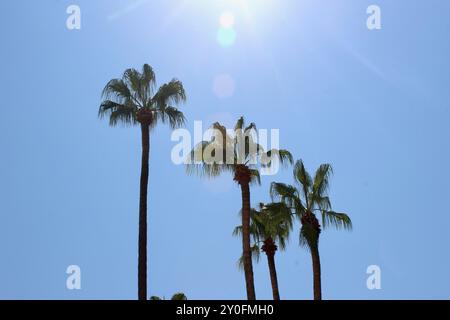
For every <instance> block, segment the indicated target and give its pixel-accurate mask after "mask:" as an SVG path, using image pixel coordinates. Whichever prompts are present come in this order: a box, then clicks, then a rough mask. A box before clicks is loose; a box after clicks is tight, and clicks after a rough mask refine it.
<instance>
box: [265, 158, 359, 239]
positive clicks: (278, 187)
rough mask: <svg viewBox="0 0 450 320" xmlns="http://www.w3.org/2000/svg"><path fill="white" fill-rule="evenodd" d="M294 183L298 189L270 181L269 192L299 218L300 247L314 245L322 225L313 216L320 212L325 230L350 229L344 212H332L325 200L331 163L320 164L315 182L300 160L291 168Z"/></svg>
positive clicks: (350, 225) (327, 200)
mask: <svg viewBox="0 0 450 320" xmlns="http://www.w3.org/2000/svg"><path fill="white" fill-rule="evenodd" d="M293 173H294V180H295V183H296V184H297V185H298V186H299V188H296V187H295V186H292V185H288V184H284V183H278V182H273V183H272V184H271V188H270V192H271V195H272V198H273V199H280V200H281V201H283V202H284V203H286V204H287V205H288V206H289V207H290V208H291V209H293V210H294V212H295V213H296V214H297V215H298V217H299V219H300V221H301V222H302V225H303V226H304V228H303V229H304V230H302V232H301V233H300V243H301V244H302V245H307V246H314V245H317V238H318V236H319V234H320V232H321V226H320V224H319V222H318V220H317V218H316V216H315V213H316V212H319V213H320V215H321V218H322V225H323V227H324V228H327V227H328V226H334V227H335V228H337V229H341V228H343V229H347V230H351V229H352V222H351V219H350V218H349V216H348V215H347V214H345V213H338V212H335V211H333V210H332V208H331V201H330V198H329V197H328V188H329V180H330V177H331V175H332V173H333V168H332V166H331V165H330V164H322V165H321V166H320V167H319V168H318V169H317V171H316V173H315V175H314V179H312V178H311V176H310V174H309V173H308V172H307V171H306V169H305V166H304V164H303V161H302V160H298V161H297V162H296V163H295V165H294V172H293Z"/></svg>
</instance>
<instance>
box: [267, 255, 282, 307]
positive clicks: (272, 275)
mask: <svg viewBox="0 0 450 320" xmlns="http://www.w3.org/2000/svg"><path fill="white" fill-rule="evenodd" d="M267 262H268V263H269V272H270V282H271V283H272V293H273V300H280V292H279V291H278V278H277V269H276V267H275V253H268V254H267Z"/></svg>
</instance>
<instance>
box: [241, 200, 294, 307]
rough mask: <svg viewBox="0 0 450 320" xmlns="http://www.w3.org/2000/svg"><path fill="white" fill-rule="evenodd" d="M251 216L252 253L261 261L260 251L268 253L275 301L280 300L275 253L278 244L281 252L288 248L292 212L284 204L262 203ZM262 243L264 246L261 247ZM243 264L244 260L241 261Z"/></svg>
mask: <svg viewBox="0 0 450 320" xmlns="http://www.w3.org/2000/svg"><path fill="white" fill-rule="evenodd" d="M250 216H251V224H250V234H251V236H252V238H253V241H254V245H253V246H252V253H254V254H255V258H256V259H257V260H258V259H259V251H260V249H261V250H262V251H263V252H265V253H266V256H267V262H268V266H269V273H270V282H271V285H272V294H273V299H274V300H280V291H279V288H278V277H277V270H276V266H275V252H276V251H277V249H278V246H277V244H278V245H279V246H280V249H281V250H284V249H285V248H286V243H287V241H288V238H289V233H290V231H291V230H292V213H291V210H290V208H288V207H287V206H286V204H285V203H283V202H274V203H269V204H266V205H265V204H263V203H261V204H260V205H259V211H258V210H255V209H252V210H251V214H250ZM233 234H234V235H240V234H242V226H238V227H236V228H235V229H234V232H233ZM261 243H262V246H261V247H260V244H261ZM241 262H242V259H240V263H241Z"/></svg>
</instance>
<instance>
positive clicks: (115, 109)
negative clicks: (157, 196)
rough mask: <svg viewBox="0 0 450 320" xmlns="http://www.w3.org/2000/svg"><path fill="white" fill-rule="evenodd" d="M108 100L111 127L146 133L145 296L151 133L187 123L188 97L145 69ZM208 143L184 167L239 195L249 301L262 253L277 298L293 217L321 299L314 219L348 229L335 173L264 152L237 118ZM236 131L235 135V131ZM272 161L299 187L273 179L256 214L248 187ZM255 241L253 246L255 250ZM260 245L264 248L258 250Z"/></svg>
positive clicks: (141, 257) (141, 274) (110, 88)
mask: <svg viewBox="0 0 450 320" xmlns="http://www.w3.org/2000/svg"><path fill="white" fill-rule="evenodd" d="M103 97H104V101H103V102H102V104H101V105H100V110H99V116H100V117H104V116H108V117H109V121H110V125H111V126H115V125H117V124H120V123H122V124H127V125H140V128H141V133H142V163H141V179H140V201H139V242H138V298H139V299H140V300H146V299H147V187H148V170H149V149H150V132H151V130H152V129H153V128H155V126H156V125H157V123H158V122H162V123H168V124H169V125H170V127H171V128H172V129H175V128H178V127H180V126H182V125H183V124H184V122H185V118H184V115H183V113H182V112H181V111H179V110H178V109H177V105H179V104H180V103H182V102H185V100H186V94H185V91H184V88H183V85H182V83H181V82H180V81H178V80H176V79H173V80H172V81H170V82H169V83H166V84H163V85H162V86H160V87H159V88H158V89H157V88H156V78H155V74H154V72H153V69H152V68H151V67H150V66H149V65H147V64H146V65H144V66H143V68H142V72H139V71H137V70H135V69H128V70H126V71H125V72H124V74H123V76H122V78H120V79H113V80H111V81H110V82H108V83H107V85H106V87H105V89H104V90H103ZM212 129H214V130H213V134H212V136H211V139H210V140H208V141H203V142H201V143H200V144H198V145H197V146H195V147H194V149H193V150H192V152H191V154H190V155H189V159H187V160H188V161H187V165H186V169H187V172H188V173H191V174H198V175H199V176H207V177H217V176H219V175H221V174H223V173H229V174H231V176H232V178H233V180H234V181H235V182H236V183H237V184H238V185H239V186H240V188H241V193H242V209H241V217H242V223H241V226H239V227H237V228H236V230H235V234H237V235H240V236H241V237H242V258H241V261H242V266H243V269H244V274H245V284H246V291H247V298H248V299H249V300H254V299H256V293H255V286H254V276H253V265H252V257H257V256H258V255H259V252H260V251H263V252H265V253H266V255H267V258H268V264H269V270H270V277H271V282H272V288H273V296H274V299H279V298H280V295H279V290H278V283H277V276H276V268H275V258H274V257H275V252H276V251H277V248H278V246H279V247H280V249H284V248H285V246H286V243H287V240H288V238H289V234H290V232H291V230H292V228H293V219H294V218H295V217H297V218H298V219H299V221H300V223H301V228H300V244H301V245H303V246H305V247H307V248H308V249H309V251H310V252H311V257H312V262H313V273H314V298H315V299H321V282H320V258H319V246H318V244H319V235H320V233H321V225H320V223H319V221H318V219H317V217H316V214H320V215H321V217H322V226H323V227H324V228H326V227H327V226H329V225H333V226H335V227H337V228H341V227H342V228H346V229H350V228H351V226H352V225H351V220H350V218H349V217H348V216H347V215H346V214H343V213H336V212H334V211H332V210H331V203H330V199H329V198H328V196H327V191H328V186H329V178H330V175H331V173H332V168H331V166H330V165H328V164H324V165H321V166H320V167H319V169H318V170H317V172H316V174H315V176H314V178H311V176H310V175H309V174H308V172H307V171H306V169H305V167H304V165H303V162H302V161H301V160H299V161H297V162H296V163H295V165H294V161H293V157H292V155H291V153H290V152H289V151H287V150H278V149H271V150H265V149H264V148H263V147H262V146H261V145H259V144H258V143H257V142H256V141H255V139H254V136H255V133H256V132H257V129H256V125H255V124H254V123H251V124H249V125H248V126H246V125H245V121H244V118H243V117H241V118H240V119H238V121H237V123H236V125H235V126H234V128H233V130H227V128H226V127H225V126H223V125H221V124H220V123H218V122H216V123H214V124H213V125H212ZM230 131H231V133H230ZM275 162H278V163H281V164H282V165H288V164H291V165H294V170H293V173H294V180H295V182H296V184H297V185H296V186H292V185H288V184H283V183H278V182H273V183H272V184H271V188H270V194H271V197H272V203H268V204H260V206H259V208H258V209H252V208H251V206H250V203H251V199H250V187H251V185H253V184H260V183H261V175H260V171H261V170H268V169H270V168H271V167H272V166H273V164H274V163H275ZM252 240H253V245H252ZM261 244H262V245H261Z"/></svg>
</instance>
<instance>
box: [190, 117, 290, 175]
mask: <svg viewBox="0 0 450 320" xmlns="http://www.w3.org/2000/svg"><path fill="white" fill-rule="evenodd" d="M211 129H212V137H211V139H210V140H209V141H202V142H201V143H199V144H198V145H197V146H196V147H195V148H194V149H193V150H192V152H191V154H190V155H189V159H188V160H189V161H188V164H187V172H188V173H197V174H198V175H200V176H207V177H217V176H219V175H220V174H221V173H223V172H230V173H232V174H234V175H235V181H236V182H238V183H240V182H241V180H242V179H244V180H245V179H246V177H245V176H246V175H247V174H248V177H249V178H250V180H249V181H245V182H249V183H257V184H260V183H261V179H260V172H259V169H260V168H264V169H267V168H270V167H271V166H272V164H273V160H275V161H276V160H278V161H280V163H281V164H285V163H286V162H287V161H288V162H290V163H293V160H292V155H291V153H290V152H289V151H287V150H278V149H271V150H268V151H265V150H264V148H263V147H262V146H261V145H260V144H258V143H257V142H256V141H255V139H254V136H255V134H256V132H257V129H256V125H255V124H254V123H251V124H250V125H248V126H247V127H245V120H244V118H243V117H241V118H239V120H238V121H237V122H236V125H235V127H234V130H232V132H230V130H227V128H226V127H225V126H223V125H221V124H220V123H218V122H216V123H214V124H213V125H212V128H211ZM247 179H248V178H247Z"/></svg>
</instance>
